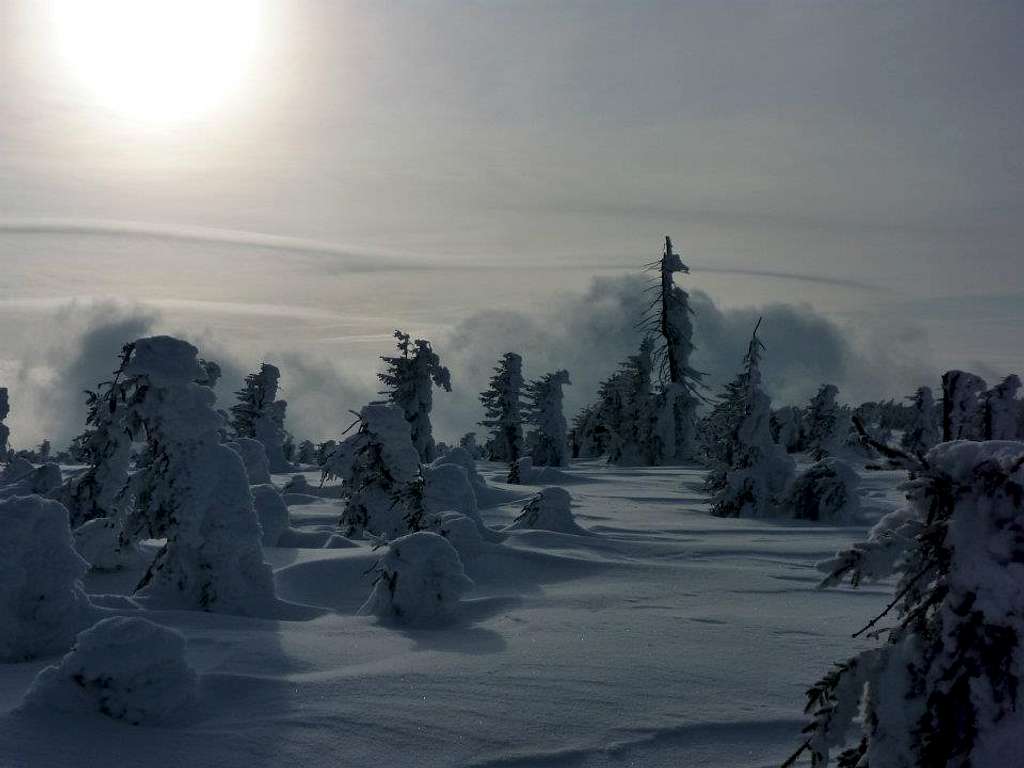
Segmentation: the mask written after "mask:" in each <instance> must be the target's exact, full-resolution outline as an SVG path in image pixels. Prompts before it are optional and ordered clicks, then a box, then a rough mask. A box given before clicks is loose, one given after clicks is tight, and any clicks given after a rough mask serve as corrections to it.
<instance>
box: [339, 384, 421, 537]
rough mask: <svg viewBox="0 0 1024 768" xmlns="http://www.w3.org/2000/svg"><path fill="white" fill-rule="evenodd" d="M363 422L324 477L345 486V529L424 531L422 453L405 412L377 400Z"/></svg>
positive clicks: (345, 532)
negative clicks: (411, 434) (340, 482)
mask: <svg viewBox="0 0 1024 768" xmlns="http://www.w3.org/2000/svg"><path fill="white" fill-rule="evenodd" d="M358 424H359V428H358V429H357V430H356V432H355V433H354V434H352V435H350V436H349V437H347V438H345V440H343V441H342V442H341V443H339V444H338V446H337V447H336V448H335V449H334V451H333V452H332V453H331V455H330V456H328V457H327V460H326V461H325V462H324V465H323V475H324V479H326V480H335V479H337V480H341V481H342V482H343V484H344V485H343V489H342V492H343V494H344V498H345V501H346V504H345V509H344V511H343V512H342V515H341V520H340V522H339V528H340V530H341V533H342V534H343V535H345V536H348V537H353V536H360V535H362V534H363V533H364V532H368V533H370V534H373V535H375V536H384V537H386V538H394V537H396V536H401V535H402V534H404V533H409V532H410V531H416V530H419V528H420V520H421V518H422V515H423V509H422V502H421V497H422V478H421V477H420V457H419V453H417V451H416V448H415V447H414V446H413V444H412V439H411V438H410V435H409V422H407V421H406V420H405V415H404V414H403V413H402V411H401V409H400V408H398V407H396V406H393V405H384V404H371V405H367V406H365V407H364V408H363V409H362V410H361V411H360V412H359V421H358Z"/></svg>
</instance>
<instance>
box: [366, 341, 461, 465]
mask: <svg viewBox="0 0 1024 768" xmlns="http://www.w3.org/2000/svg"><path fill="white" fill-rule="evenodd" d="M395 338H396V339H397V340H398V343H397V346H398V352H399V354H398V355H397V356H395V357H388V356H384V357H381V360H383V361H384V372H383V373H379V374H377V377H378V378H379V379H380V381H381V383H382V384H383V385H384V386H385V387H386V389H385V391H383V392H381V393H380V394H382V395H385V396H386V397H387V402H389V403H391V404H393V405H396V406H398V407H399V408H401V410H402V413H403V414H404V415H405V420H406V421H408V422H409V430H410V436H411V438H412V444H413V446H415V448H416V451H417V453H419V455H420V461H423V462H424V463H427V462H431V461H433V460H434V459H435V458H436V457H437V446H436V445H435V443H434V434H433V428H432V427H431V424H430V411H431V410H432V409H433V407H434V387H435V386H437V387H440V388H441V389H443V390H444V391H445V392H451V391H452V378H451V374H450V373H449V372H448V369H447V368H445V367H444V366H443V365H441V358H439V357H438V356H437V353H436V352H434V350H433V349H432V348H431V346H430V342H429V341H426V340H425V339H415V340H413V339H412V338H411V337H410V336H409V334H408V333H403V332H402V331H395Z"/></svg>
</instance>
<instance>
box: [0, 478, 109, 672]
mask: <svg viewBox="0 0 1024 768" xmlns="http://www.w3.org/2000/svg"><path fill="white" fill-rule="evenodd" d="M0 532H2V533H0V659H2V660H5V661H21V660H23V659H31V658H34V657H36V656H48V655H50V654H54V653H61V652H63V651H65V650H67V649H68V647H69V646H70V645H71V641H72V639H73V638H74V636H75V634H76V633H77V632H78V631H79V630H81V629H82V627H83V626H86V625H87V624H88V623H89V622H90V621H91V620H92V618H93V616H94V608H93V606H92V604H91V603H90V602H89V599H88V597H86V594H85V592H84V591H83V590H82V582H81V578H82V576H83V575H85V572H86V571H87V570H88V569H89V564H88V563H86V562H85V560H83V559H82V558H81V557H80V556H79V555H78V553H77V552H75V548H74V546H73V544H72V541H71V531H70V529H69V528H68V512H67V510H66V509H65V508H64V507H63V506H62V505H60V504H58V503H57V502H56V501H50V500H49V499H44V498H42V497H40V496H13V497H11V498H8V499H3V500H0Z"/></svg>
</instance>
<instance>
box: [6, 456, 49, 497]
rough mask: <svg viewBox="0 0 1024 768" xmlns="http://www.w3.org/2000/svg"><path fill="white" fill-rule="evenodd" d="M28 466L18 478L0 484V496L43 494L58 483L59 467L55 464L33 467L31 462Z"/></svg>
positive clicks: (47, 492)
mask: <svg viewBox="0 0 1024 768" xmlns="http://www.w3.org/2000/svg"><path fill="white" fill-rule="evenodd" d="M28 466H29V470H28V472H27V473H26V474H24V475H21V479H20V480H17V481H16V482H12V483H8V484H7V485H0V498H7V497H9V496H32V495H33V494H39V495H40V496H45V495H47V494H49V493H50V492H51V491H52V490H54V489H55V488H57V487H58V486H59V485H60V483H61V473H60V467H58V466H57V465H56V464H43V465H42V466H41V467H36V468H33V467H32V465H31V464H29V465H28ZM23 468H24V467H22V469H23Z"/></svg>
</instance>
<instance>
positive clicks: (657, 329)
mask: <svg viewBox="0 0 1024 768" xmlns="http://www.w3.org/2000/svg"><path fill="white" fill-rule="evenodd" d="M648 269H651V270H654V271H656V272H657V274H658V278H657V280H658V282H657V284H656V285H654V286H652V288H653V289H654V292H655V296H654V298H653V300H652V301H651V305H650V307H649V310H648V311H649V314H648V315H647V316H646V317H645V319H644V321H643V323H642V325H643V327H644V328H645V329H646V330H647V332H649V333H654V334H655V335H656V336H658V337H659V338H660V339H661V344H660V345H659V346H658V347H657V348H656V349H655V350H654V362H655V366H656V370H657V373H658V379H659V383H660V385H661V387H660V390H659V393H658V394H659V398H658V407H659V410H660V412H661V413H660V417H659V421H660V426H659V431H660V433H661V440H660V443H661V445H660V449H661V454H660V455H659V456H657V457H656V460H655V462H654V463H657V464H666V463H674V462H680V461H687V460H690V459H692V458H694V456H695V453H696V450H697V446H696V429H697V418H696V413H697V406H698V405H699V404H700V401H701V395H700V389H701V387H702V384H701V379H702V377H703V375H704V374H703V373H701V372H700V371H698V370H696V369H695V368H693V367H692V366H691V365H690V356H691V355H692V354H693V350H694V346H693V321H692V319H691V316H692V314H693V310H692V309H691V308H690V296H689V294H688V293H687V292H686V291H684V290H683V289H682V288H680V287H679V286H678V285H676V284H675V281H674V275H675V274H676V273H682V274H688V273H689V271H690V268H689V267H687V266H686V264H684V263H683V260H682V259H681V258H680V257H679V254H677V253H675V251H674V250H673V249H672V239H671V238H670V237H667V236H666V237H665V250H664V251H663V252H662V256H661V259H660V260H658V261H657V262H655V263H653V264H649V265H648Z"/></svg>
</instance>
